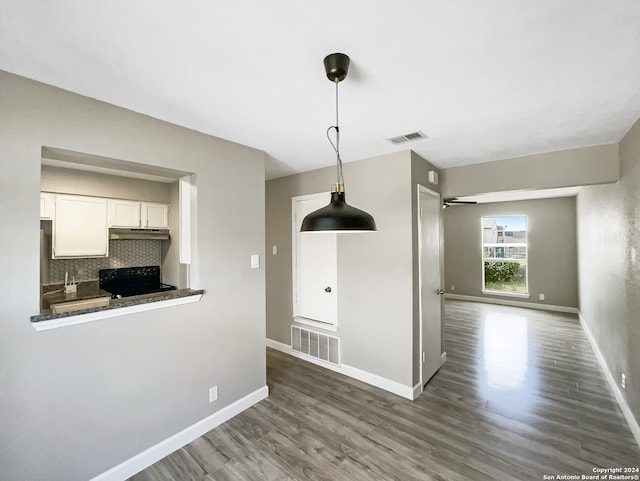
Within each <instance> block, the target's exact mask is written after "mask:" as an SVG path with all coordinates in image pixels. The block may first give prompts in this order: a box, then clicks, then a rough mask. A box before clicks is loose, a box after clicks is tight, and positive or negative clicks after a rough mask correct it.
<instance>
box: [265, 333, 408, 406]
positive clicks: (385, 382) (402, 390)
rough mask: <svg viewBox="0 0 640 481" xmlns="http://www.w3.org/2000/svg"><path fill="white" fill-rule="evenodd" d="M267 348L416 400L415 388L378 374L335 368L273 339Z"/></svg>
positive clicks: (343, 367)
mask: <svg viewBox="0 0 640 481" xmlns="http://www.w3.org/2000/svg"><path fill="white" fill-rule="evenodd" d="M266 346H267V347H270V348H272V349H275V350H276V351H281V352H284V353H286V354H289V355H291V356H293V357H297V358H298V359H302V360H303V361H307V362H310V363H312V364H316V365H318V366H322V367H324V368H326V369H330V370H332V371H335V372H339V373H340V374H344V375H345V376H349V377H352V378H354V379H357V380H358V381H362V382H366V383H367V384H371V385H372V386H375V387H379V388H380V389H384V390H385V391H389V392H391V393H393V394H397V395H398V396H402V397H403V398H406V399H410V400H412V401H413V399H414V396H413V392H414V388H413V387H412V386H405V385H404V384H400V383H399V382H396V381H392V380H391V379H387V378H386V377H382V376H378V375H377V374H373V373H370V372H368V371H363V370H362V369H358V368H357V367H352V366H348V365H346V364H342V365H341V366H335V365H333V364H329V363H326V362H323V361H321V360H318V359H314V358H312V357H309V356H305V355H304V354H301V353H299V352H297V351H294V350H293V349H291V346H289V345H288V344H284V343H282V342H279V341H274V340H273V339H266Z"/></svg>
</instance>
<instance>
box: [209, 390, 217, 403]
mask: <svg viewBox="0 0 640 481" xmlns="http://www.w3.org/2000/svg"><path fill="white" fill-rule="evenodd" d="M217 400H218V386H213V387H212V388H211V389H209V402H210V403H212V402H214V401H217Z"/></svg>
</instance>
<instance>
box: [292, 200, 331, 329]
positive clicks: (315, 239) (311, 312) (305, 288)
mask: <svg viewBox="0 0 640 481" xmlns="http://www.w3.org/2000/svg"><path fill="white" fill-rule="evenodd" d="M329 199H330V195H329V193H323V194H313V195H304V196H300V197H294V198H293V199H292V212H293V223H292V225H293V233H292V241H293V252H292V254H293V259H292V260H293V315H294V317H295V318H296V320H297V321H300V322H306V321H315V322H317V323H321V327H322V325H323V324H326V326H325V327H328V328H330V327H332V326H335V325H336V323H337V318H338V301H337V299H338V292H337V279H338V273H337V268H338V257H337V249H336V234H326V233H317V232H300V226H301V224H302V220H303V219H304V217H305V216H306V215H307V214H309V213H310V212H313V211H314V210H317V209H320V208H321V207H324V206H325V205H327V204H328V203H329Z"/></svg>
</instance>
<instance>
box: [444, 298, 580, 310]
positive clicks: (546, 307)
mask: <svg viewBox="0 0 640 481" xmlns="http://www.w3.org/2000/svg"><path fill="white" fill-rule="evenodd" d="M444 297H445V298H446V299H458V300H460V301H471V302H484V303H485V304H499V305H501V306H513V307H526V308H528V309H539V310H542V311H554V312H568V313H570V314H577V313H578V309H577V308H575V307H567V306H554V305H553V304H539V303H537V302H524V301H513V300H511V299H496V298H494V297H478V296H465V295H463V294H450V293H447V294H445V295H444Z"/></svg>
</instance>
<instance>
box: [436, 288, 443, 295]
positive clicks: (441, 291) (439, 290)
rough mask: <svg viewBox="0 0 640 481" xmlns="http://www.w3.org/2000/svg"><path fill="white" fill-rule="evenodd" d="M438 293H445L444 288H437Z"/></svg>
mask: <svg viewBox="0 0 640 481" xmlns="http://www.w3.org/2000/svg"><path fill="white" fill-rule="evenodd" d="M436 294H439V295H442V294H444V289H436Z"/></svg>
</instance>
